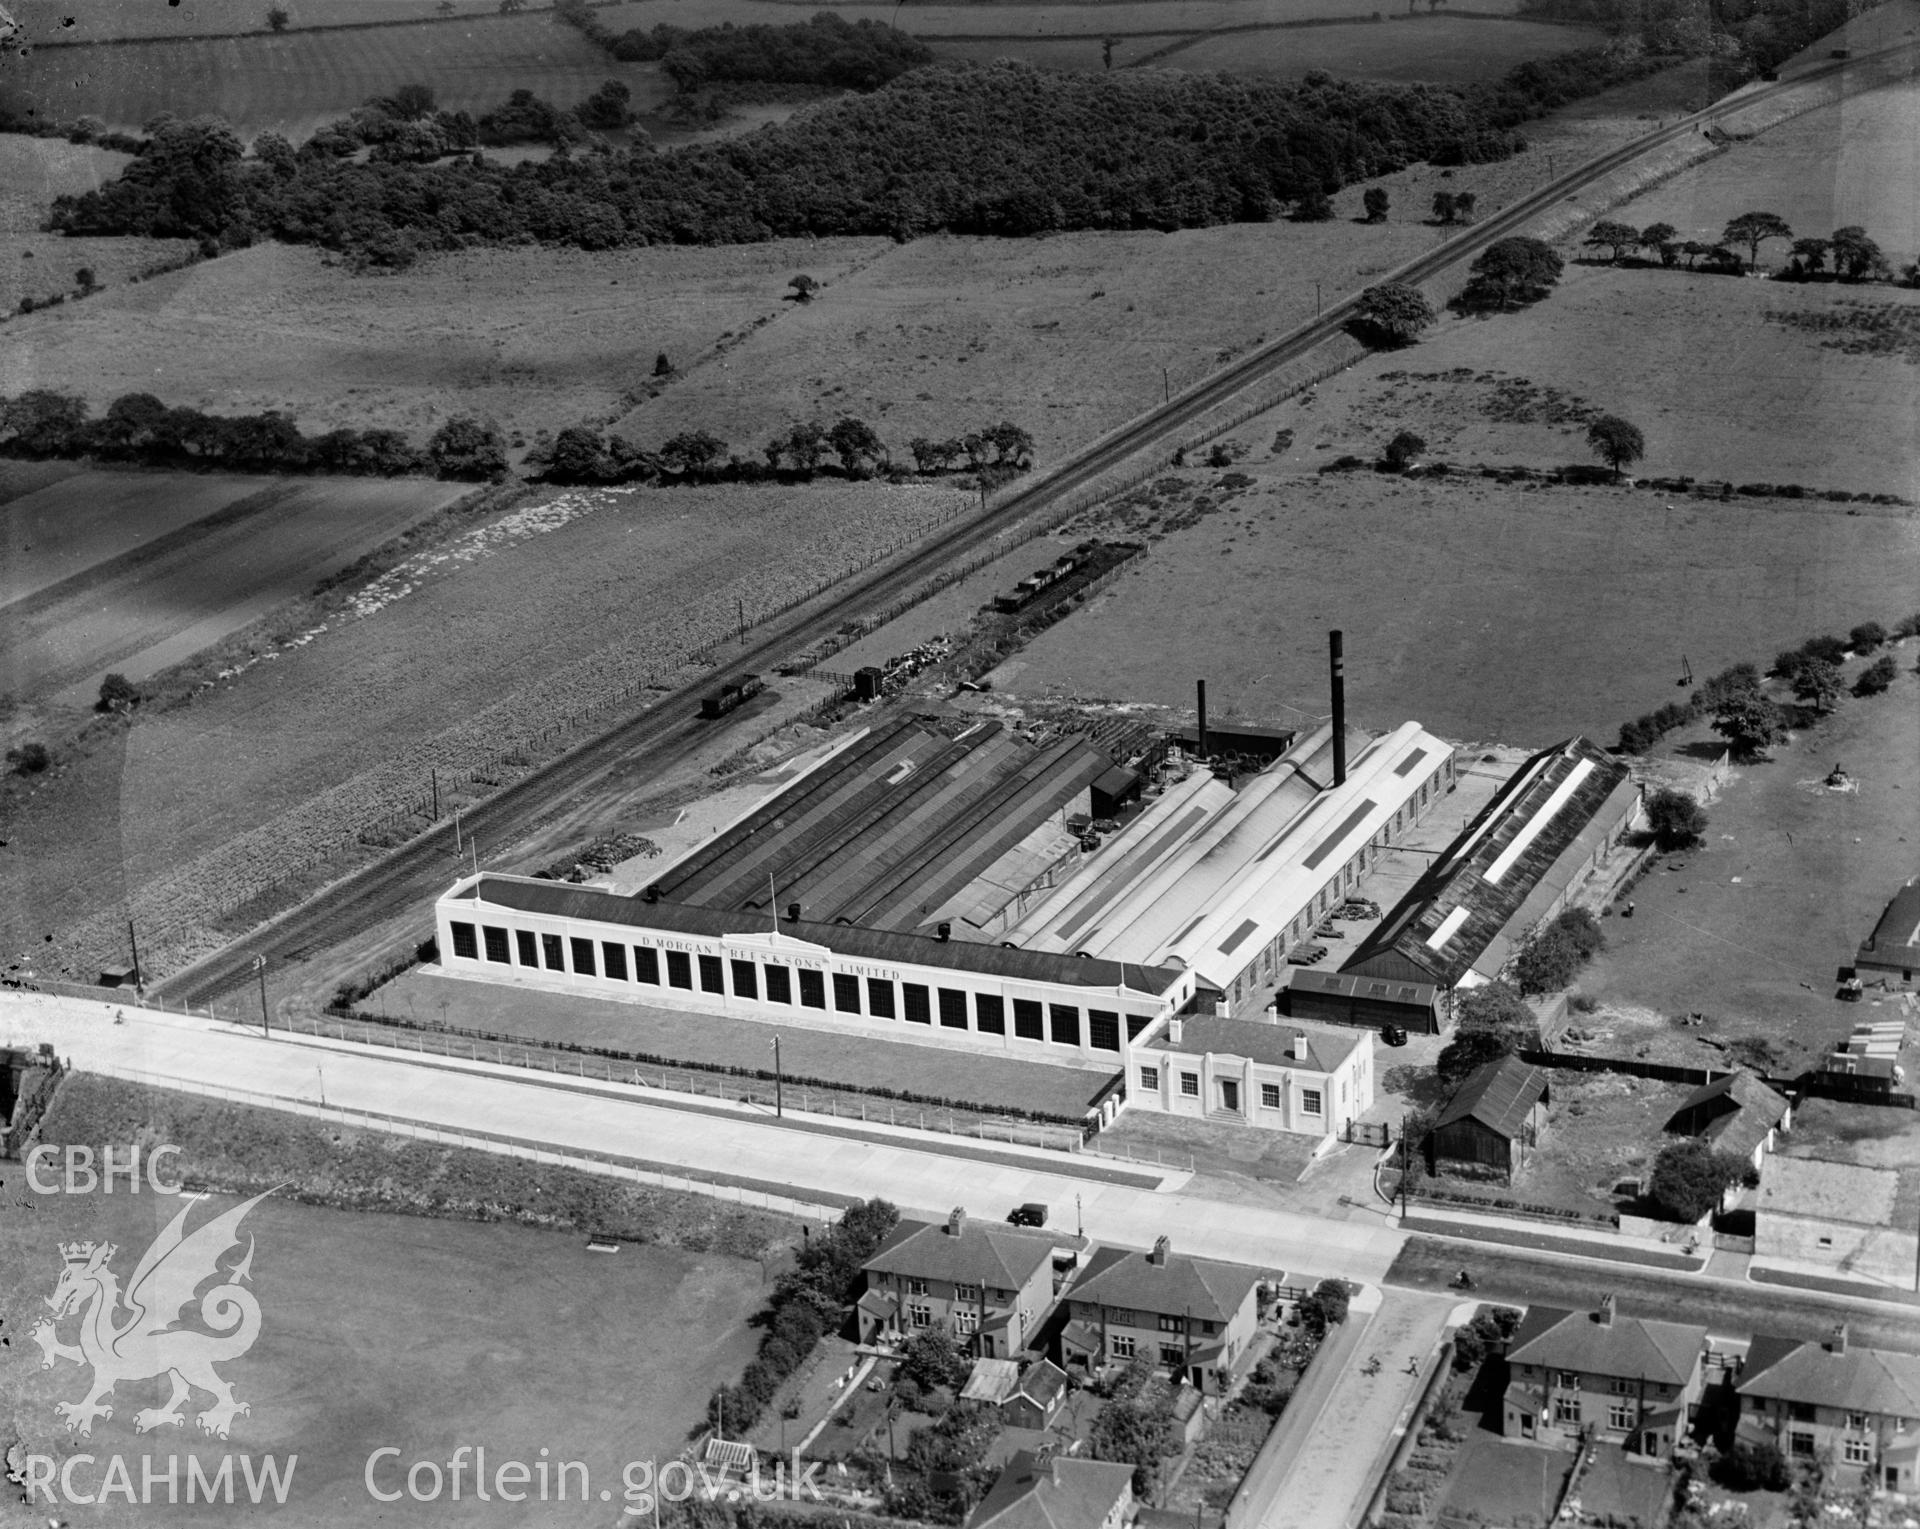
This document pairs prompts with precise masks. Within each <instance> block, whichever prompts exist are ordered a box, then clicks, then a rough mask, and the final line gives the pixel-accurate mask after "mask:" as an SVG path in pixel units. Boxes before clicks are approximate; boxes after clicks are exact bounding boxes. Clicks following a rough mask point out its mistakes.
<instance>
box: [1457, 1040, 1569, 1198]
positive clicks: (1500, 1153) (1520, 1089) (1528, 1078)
mask: <svg viewBox="0 0 1920 1529" xmlns="http://www.w3.org/2000/svg"><path fill="white" fill-rule="evenodd" d="M1549 1100H1550V1095H1549V1092H1548V1088H1547V1075H1546V1074H1545V1073H1544V1072H1542V1071H1541V1070H1540V1069H1539V1068H1538V1067H1533V1066H1529V1065H1528V1064H1527V1063H1525V1062H1523V1061H1521V1060H1520V1058H1518V1057H1517V1056H1508V1057H1502V1058H1501V1059H1500V1060H1499V1061H1497V1062H1489V1063H1487V1064H1486V1065H1485V1066H1484V1067H1481V1068H1479V1069H1477V1070H1476V1071H1475V1072H1474V1073H1473V1074H1472V1075H1471V1076H1470V1077H1469V1078H1468V1079H1467V1080H1466V1082H1464V1083H1462V1084H1461V1085H1460V1088H1459V1090H1458V1092H1456V1093H1455V1094H1454V1096H1453V1098H1452V1099H1450V1100H1448V1101H1447V1106H1446V1108H1445V1109H1443V1110H1441V1112H1440V1116H1439V1118H1438V1119H1437V1120H1435V1121H1434V1123H1433V1129H1432V1131H1431V1132H1430V1133H1429V1135H1428V1137H1427V1151H1428V1154H1429V1158H1430V1160H1431V1161H1432V1162H1433V1163H1434V1165H1435V1166H1436V1167H1437V1166H1438V1165H1439V1164H1441V1163H1446V1164H1448V1165H1450V1166H1454V1167H1465V1168H1467V1169H1469V1170H1479V1171H1482V1172H1487V1173H1497V1174H1499V1175H1500V1176H1501V1177H1502V1178H1503V1180H1504V1181H1505V1182H1506V1183H1508V1184H1511V1183H1512V1182H1513V1176H1514V1174H1515V1173H1516V1172H1518V1171H1519V1169H1520V1168H1521V1167H1523V1166H1524V1165H1525V1163H1526V1160H1527V1154H1528V1153H1530V1152H1531V1151H1532V1150H1533V1149H1534V1148H1535V1147H1536V1146H1538V1145H1539V1143H1540V1137H1541V1135H1542V1133H1544V1132H1545V1130H1546V1125H1547V1105H1548V1103H1549Z"/></svg>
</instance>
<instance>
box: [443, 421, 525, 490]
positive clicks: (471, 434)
mask: <svg viewBox="0 0 1920 1529" xmlns="http://www.w3.org/2000/svg"><path fill="white" fill-rule="evenodd" d="M427 456H428V458H429V459H430V460H431V461H432V463H433V467H434V471H435V472H436V473H437V474H439V476H441V477H442V478H465V479H472V480H475V481H478V480H481V479H489V478H499V477H502V476H504V475H505V473H506V470H507V449H506V441H505V440H504V439H503V438H502V437H501V434H500V427H499V426H498V425H495V424H492V423H490V422H487V421H484V420H478V419H475V418H474V417H473V416H472V415H471V414H456V415H455V416H454V417H453V418H452V419H450V420H448V421H447V422H446V423H445V424H444V425H442V426H441V427H440V428H439V429H438V430H436V431H434V432H433V434H432V436H431V437H429V438H428V440H427Z"/></svg>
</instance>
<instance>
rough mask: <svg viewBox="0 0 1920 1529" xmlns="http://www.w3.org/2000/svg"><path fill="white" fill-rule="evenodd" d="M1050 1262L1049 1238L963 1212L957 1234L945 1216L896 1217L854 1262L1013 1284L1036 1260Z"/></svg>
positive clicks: (884, 1270) (917, 1274) (997, 1285)
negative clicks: (874, 1246)
mask: <svg viewBox="0 0 1920 1529" xmlns="http://www.w3.org/2000/svg"><path fill="white" fill-rule="evenodd" d="M1052 1262H1053V1239H1052V1238H1050V1237H1033V1236H1029V1235H1026V1234H1023V1233H1021V1232H1019V1231H1017V1230H1015V1229H1014V1228H1012V1227H1009V1226H1005V1225H1002V1224H1000V1223H999V1222H990V1221H975V1220H972V1219H971V1218H969V1219H968V1220H965V1221H963V1222H961V1224H960V1231H959V1233H958V1234H957V1235H956V1234H955V1233H952V1232H949V1231H948V1230H947V1225H946V1223H945V1222H941V1223H939V1224H938V1225H934V1224H931V1223H929V1222H925V1221H902V1222H901V1223H900V1224H899V1225H898V1226H896V1227H895V1228H894V1229H893V1231H892V1232H890V1233H889V1234H888V1236H887V1240H886V1241H885V1242H883V1243H881V1244H880V1247H879V1250H878V1251H877V1252H876V1253H875V1254H874V1255H873V1257H871V1258H869V1259H868V1260H867V1261H866V1262H865V1263H864V1264H862V1265H861V1266H860V1267H861V1268H863V1269H867V1270H871V1271H873V1272H875V1273H879V1274H904V1275H908V1276H910V1277H911V1278H914V1279H938V1280H950V1281H952V1282H954V1283H956V1284H962V1285H984V1286H986V1287H988V1288H990V1289H994V1290H1018V1289H1019V1288H1020V1287H1021V1286H1022V1285H1024V1284H1026V1282H1027V1281H1028V1280H1029V1279H1031V1278H1032V1277H1033V1273H1034V1271H1035V1270H1036V1269H1038V1268H1039V1267H1040V1266H1041V1265H1042V1264H1051V1263H1052Z"/></svg>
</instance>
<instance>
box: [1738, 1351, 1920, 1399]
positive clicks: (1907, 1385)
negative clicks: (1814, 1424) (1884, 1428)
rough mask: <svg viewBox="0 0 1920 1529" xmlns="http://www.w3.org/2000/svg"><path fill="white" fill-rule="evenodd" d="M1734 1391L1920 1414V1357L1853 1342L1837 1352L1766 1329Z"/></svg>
mask: <svg viewBox="0 0 1920 1529" xmlns="http://www.w3.org/2000/svg"><path fill="white" fill-rule="evenodd" d="M1735 1389H1736V1390H1738V1391H1739V1393H1740V1394H1741V1395H1742V1396H1753V1397H1764V1398H1767V1399H1769V1400H1779V1401H1786V1402H1806V1403H1808V1404H1810V1405H1812V1406H1815V1407H1839V1408H1843V1409H1845V1410H1846V1411H1848V1412H1879V1413H1885V1414H1888V1415H1890V1416H1893V1417H1908V1418H1911V1417H1920V1357H1916V1356H1914V1355H1912V1354H1893V1353H1887V1352H1885V1351H1884V1350H1881V1349H1870V1348H1857V1347H1855V1346H1854V1345H1852V1344H1846V1345H1844V1346H1842V1348H1841V1349H1840V1351H1839V1352H1836V1351H1835V1350H1834V1349H1833V1348H1829V1347H1827V1346H1826V1345H1824V1344H1819V1343H1808V1342H1805V1341H1803V1340H1801V1339H1797V1338H1776V1337H1774V1336H1772V1335H1771V1334H1767V1333H1762V1334H1759V1335H1757V1336H1756V1337H1755V1338H1754V1340H1753V1346H1752V1347H1751V1348H1750V1349H1748V1350H1747V1364H1746V1370H1745V1372H1744V1373H1743V1374H1742V1375H1741V1377H1740V1383H1739V1385H1738V1386H1736V1387H1735Z"/></svg>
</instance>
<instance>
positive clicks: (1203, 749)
mask: <svg viewBox="0 0 1920 1529" xmlns="http://www.w3.org/2000/svg"><path fill="white" fill-rule="evenodd" d="M1193 688H1194V690H1195V692H1196V693H1197V694H1198V695H1199V698H1200V700H1199V707H1200V721H1199V724H1198V738H1199V741H1198V743H1197V744H1196V745H1195V746H1194V752H1195V753H1197V754H1198V755H1199V756H1200V757H1201V758H1202V759H1205V758H1206V757H1207V682H1206V681H1205V680H1195V681H1194V682H1193Z"/></svg>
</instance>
